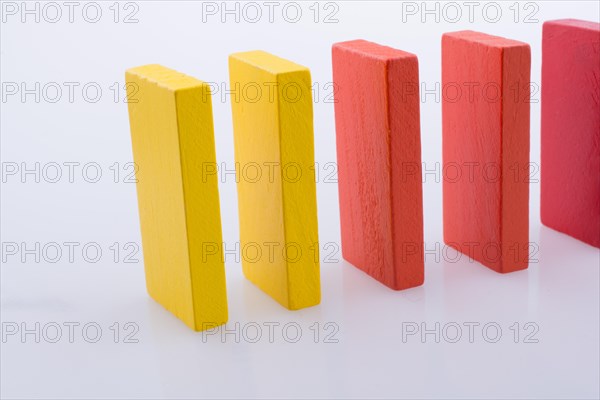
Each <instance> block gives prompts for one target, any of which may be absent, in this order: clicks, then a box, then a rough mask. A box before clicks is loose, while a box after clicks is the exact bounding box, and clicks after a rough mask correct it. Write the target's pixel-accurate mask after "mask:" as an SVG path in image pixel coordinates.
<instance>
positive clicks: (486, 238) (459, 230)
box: [442, 31, 531, 272]
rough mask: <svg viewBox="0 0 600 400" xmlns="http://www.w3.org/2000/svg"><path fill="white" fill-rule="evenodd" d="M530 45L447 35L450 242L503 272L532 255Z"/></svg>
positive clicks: (477, 35) (444, 55)
mask: <svg viewBox="0 0 600 400" xmlns="http://www.w3.org/2000/svg"><path fill="white" fill-rule="evenodd" d="M530 68H531V56H530V50H529V46H528V45H527V44H525V43H522V42H517V41H514V40H509V39H504V38H500V37H496V36H490V35H486V34H483V33H478V32H472V31H462V32H454V33H447V34H445V35H444V36H443V38H442V119H443V123H442V125H443V170H442V171H443V177H444V181H443V192H444V241H445V242H446V244H447V245H448V246H451V247H454V248H455V249H457V250H458V251H460V252H462V253H464V254H466V255H468V256H469V257H471V258H473V259H475V260H477V261H479V262H480V263H482V264H483V265H485V266H487V267H489V268H491V269H493V270H494V271H497V272H511V271H516V270H520V269H524V268H527V265H528V258H529V244H528V237H529V236H528V230H529V219H528V218H529V215H528V214H529V207H528V203H529V182H528V175H527V174H526V173H524V172H527V171H528V169H529V98H528V95H527V93H528V92H529V75H530Z"/></svg>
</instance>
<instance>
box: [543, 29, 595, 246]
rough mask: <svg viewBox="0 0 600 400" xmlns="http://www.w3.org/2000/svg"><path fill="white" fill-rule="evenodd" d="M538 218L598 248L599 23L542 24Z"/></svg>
mask: <svg viewBox="0 0 600 400" xmlns="http://www.w3.org/2000/svg"><path fill="white" fill-rule="evenodd" d="M541 150H542V165H541V172H542V176H541V218H542V223H543V224H544V225H546V226H548V227H550V228H553V229H556V230H557V231H559V232H563V233H566V234H568V235H570V236H572V237H574V238H576V239H579V240H581V241H583V242H585V243H588V244H590V245H592V246H595V247H599V248H600V24H598V23H595V22H588V21H579V20H569V19H567V20H558V21H548V22H545V23H544V28H543V39H542V149H541Z"/></svg>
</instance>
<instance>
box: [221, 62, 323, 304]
mask: <svg viewBox="0 0 600 400" xmlns="http://www.w3.org/2000/svg"><path fill="white" fill-rule="evenodd" d="M229 74H230V84H231V88H230V89H231V90H232V91H236V92H235V93H233V94H232V96H231V104H232V113H233V129H234V141H235V160H236V163H237V164H236V168H237V170H238V173H239V175H238V176H239V179H238V184H237V188H238V208H239V219H240V239H241V240H240V242H241V243H240V248H241V252H242V268H243V271H244V275H245V276H246V277H247V278H248V279H249V280H250V281H251V282H253V283H254V284H255V285H257V286H258V287H259V288H261V289H262V290H263V291H264V292H266V293H267V294H269V295H270V296H271V297H273V298H274V299H275V300H276V301H278V302H279V303H280V304H281V305H283V306H284V307H286V308H288V309H291V310H297V309H300V308H304V307H310V306H314V305H316V304H319V302H320V300H321V288H320V272H319V253H318V248H319V245H318V226H317V200H316V183H315V175H314V133H313V109H312V93H311V77H310V71H309V70H308V69H307V68H305V67H303V66H301V65H298V64H295V63H293V62H290V61H287V60H284V59H282V58H279V57H276V56H274V55H271V54H269V53H266V52H263V51H250V52H244V53H236V54H232V55H231V56H230V57H229ZM257 171H258V172H257ZM259 176H260V178H257V177H259Z"/></svg>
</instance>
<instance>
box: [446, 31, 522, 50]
mask: <svg viewBox="0 0 600 400" xmlns="http://www.w3.org/2000/svg"><path fill="white" fill-rule="evenodd" d="M446 38H452V39H457V40H464V41H467V42H473V43H479V44H483V45H485V46H490V47H495V48H509V47H521V46H526V47H529V44H527V43H525V42H521V41H519V40H514V39H507V38H504V37H502V36H494V35H489V34H487V33H483V32H477V31H469V30H466V31H457V32H448V33H444V35H443V36H442V40H443V39H446Z"/></svg>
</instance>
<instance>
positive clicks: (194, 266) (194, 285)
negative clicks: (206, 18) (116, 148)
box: [125, 65, 227, 330]
mask: <svg viewBox="0 0 600 400" xmlns="http://www.w3.org/2000/svg"><path fill="white" fill-rule="evenodd" d="M125 78H126V81H127V90H128V99H129V103H128V104H129V121H130V127H131V138H132V145H133V156H134V162H135V164H136V166H137V168H138V170H137V175H136V177H137V180H138V182H137V195H138V206H139V213H140V225H141V230H142V246H143V253H144V268H145V273H146V286H147V289H148V293H149V294H150V296H151V297H152V298H154V299H155V300H156V301H157V302H158V303H160V304H162V305H163V306H164V307H165V308H166V309H167V310H169V311H171V312H172V313H173V314H175V315H176V316H177V317H178V318H180V319H181V320H183V321H184V322H185V323H186V324H187V325H188V326H189V327H190V328H192V329H194V330H204V329H208V328H212V327H214V326H217V325H221V324H224V323H225V322H227V294H226V288H225V269H224V260H223V254H222V242H223V240H222V232H221V214H220V206H219V192H218V182H217V176H216V175H214V174H212V175H209V174H203V172H204V171H206V170H210V168H206V166H209V167H213V166H215V165H216V154H215V140H214V129H213V116H212V103H211V94H210V88H209V86H208V85H207V84H206V83H204V82H202V81H199V80H197V79H194V78H192V77H189V76H186V75H184V74H181V73H179V72H177V71H174V70H171V69H168V68H165V67H163V66H160V65H145V66H141V67H136V68H131V69H129V70H127V72H126V74H125Z"/></svg>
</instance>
